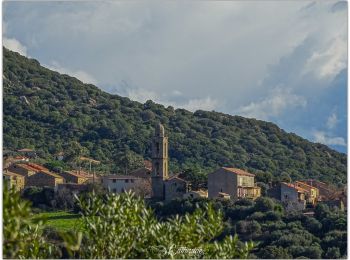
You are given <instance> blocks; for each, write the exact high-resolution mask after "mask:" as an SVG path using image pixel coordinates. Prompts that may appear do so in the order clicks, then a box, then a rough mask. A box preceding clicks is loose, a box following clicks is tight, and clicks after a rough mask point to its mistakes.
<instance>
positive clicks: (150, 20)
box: [3, 0, 348, 152]
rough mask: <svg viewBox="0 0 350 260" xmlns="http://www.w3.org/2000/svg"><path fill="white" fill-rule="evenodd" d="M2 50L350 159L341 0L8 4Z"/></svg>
mask: <svg viewBox="0 0 350 260" xmlns="http://www.w3.org/2000/svg"><path fill="white" fill-rule="evenodd" d="M3 45H4V46H5V47H7V48H9V49H11V50H14V51H17V52H19V53H21V54H22V55H25V56H27V57H31V58H35V59H37V60H38V61H39V62H40V63H41V64H42V65H43V66H45V67H47V68H50V69H52V70H55V71H58V72H61V73H65V74H69V75H71V76H74V77H77V78H78V79H80V80H81V81H83V82H85V83H92V84H95V85H96V86H98V87H100V88H101V89H103V90H105V91H107V92H109V93H112V94H119V95H122V96H127V97H129V98H131V99H132V100H137V101H140V102H145V101H147V100H149V99H151V100H153V101H155V102H157V103H161V104H164V105H165V106H168V105H171V106H174V107H176V108H185V109H188V110H190V111H196V110H198V109H202V110H210V111H211V110H215V111H219V112H223V113H227V114H231V115H241V116H245V117H249V118H257V119H260V120H265V121H270V122H273V123H276V124H277V125H278V126H279V127H281V128H283V129H284V130H286V131H287V132H294V133H296V134H298V135H300V136H302V137H304V138H306V139H308V140H310V141H313V142H319V143H323V144H326V145H328V146H330V147H331V148H333V149H336V150H338V151H341V152H346V144H347V55H348V54H347V3H346V2H343V1H341V2H339V1H325V0H324V1H181V0H180V1H156V0H152V1H85V2H83V1H75V2H69V1H61V2H52V1H51V2H45V1H37V2H18V1H13V2H12V1H7V2H4V4H3Z"/></svg>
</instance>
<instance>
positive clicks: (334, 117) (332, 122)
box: [327, 112, 339, 129]
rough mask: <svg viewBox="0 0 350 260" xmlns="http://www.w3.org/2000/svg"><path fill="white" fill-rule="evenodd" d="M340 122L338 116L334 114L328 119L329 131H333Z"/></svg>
mask: <svg viewBox="0 0 350 260" xmlns="http://www.w3.org/2000/svg"><path fill="white" fill-rule="evenodd" d="M338 122H339V120H338V117H337V114H336V113H335V112H333V113H332V114H331V115H330V116H329V117H328V118H327V127H328V129H333V128H334V127H335V126H336V125H337V124H338Z"/></svg>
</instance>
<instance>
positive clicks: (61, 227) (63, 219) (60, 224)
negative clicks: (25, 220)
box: [33, 211, 80, 231]
mask: <svg viewBox="0 0 350 260" xmlns="http://www.w3.org/2000/svg"><path fill="white" fill-rule="evenodd" d="M33 218H34V219H37V218H41V219H44V220H45V227H53V228H55V229H56V230H57V231H68V230H74V229H75V230H77V229H78V230H79V229H80V215H79V214H74V213H70V212H67V211H52V212H43V213H38V214H36V215H34V217H33Z"/></svg>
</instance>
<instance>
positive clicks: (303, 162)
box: [3, 49, 346, 184]
mask: <svg viewBox="0 0 350 260" xmlns="http://www.w3.org/2000/svg"><path fill="white" fill-rule="evenodd" d="M3 68H4V73H3V90H4V92H3V98H4V109H3V111H4V124H3V128H4V129H3V132H4V139H3V142H4V147H5V148H8V149H20V148H34V149H36V150H37V151H39V153H40V155H41V156H42V157H46V158H53V155H54V154H55V153H57V152H59V151H69V149H71V148H72V147H74V146H77V145H78V146H81V147H83V149H82V151H83V153H84V154H85V155H87V156H91V157H92V158H95V159H97V160H101V161H102V163H103V164H102V165H105V166H106V169H110V170H113V171H115V172H117V171H118V170H119V171H121V169H122V168H123V167H124V166H123V165H122V164H123V160H121V158H124V159H125V158H126V157H128V158H129V159H128V162H129V161H130V165H128V167H129V168H132V167H133V165H132V163H131V162H132V161H133V159H135V158H136V159H135V160H137V159H140V158H141V157H144V158H149V157H150V138H151V136H152V135H153V131H154V125H155V123H156V122H159V121H160V122H161V123H163V124H164V126H165V128H166V131H167V133H168V136H169V143H170V144H169V148H170V150H169V156H170V160H171V162H170V171H171V172H177V171H180V170H183V169H188V168H197V169H202V170H203V171H204V172H209V171H210V170H212V169H214V168H217V167H219V166H230V165H232V166H234V167H237V168H243V169H247V170H249V171H251V172H254V173H258V172H261V171H262V172H269V173H271V174H272V175H273V176H275V177H279V176H286V175H289V176H290V177H292V178H293V179H296V178H298V179H304V178H310V177H312V178H317V179H319V180H322V181H327V182H332V183H334V184H341V183H346V155H345V154H341V153H338V152H336V151H334V150H332V149H330V148H328V147H327V146H325V145H321V144H315V143H311V142H309V141H307V140H305V139H303V138H301V137H299V136H297V135H295V134H292V133H286V132H285V131H283V130H282V129H280V128H279V127H278V126H276V125H274V124H272V123H268V122H264V121H259V120H255V119H247V118H243V117H240V116H231V115H226V114H223V113H218V112H207V111H196V112H195V113H191V112H189V111H186V110H184V109H174V108H173V107H164V106H162V105H160V104H155V103H154V102H152V101H147V102H146V103H145V104H141V103H139V102H135V101H131V100H130V99H128V98H124V97H120V96H118V95H111V94H108V93H106V92H103V91H102V90H100V89H99V88H97V87H95V86H93V85H90V84H83V83H82V82H80V81H79V80H77V79H75V78H72V77H70V76H67V75H61V74H59V73H57V72H54V71H51V70H48V69H46V68H44V67H41V66H40V64H39V62H37V61H36V60H33V59H27V58H25V57H23V56H20V55H19V54H17V53H14V52H11V51H8V50H6V49H4V61H3ZM122 155H128V156H124V157H123V156H122ZM130 158H131V159H130Z"/></svg>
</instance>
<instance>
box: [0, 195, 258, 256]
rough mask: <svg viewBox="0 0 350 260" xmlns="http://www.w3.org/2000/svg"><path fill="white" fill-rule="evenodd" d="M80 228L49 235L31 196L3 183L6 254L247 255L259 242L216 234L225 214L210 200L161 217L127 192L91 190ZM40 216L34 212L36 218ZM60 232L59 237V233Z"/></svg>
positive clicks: (82, 203)
mask: <svg viewBox="0 0 350 260" xmlns="http://www.w3.org/2000/svg"><path fill="white" fill-rule="evenodd" d="M79 205H80V208H81V214H82V216H81V218H80V219H79V230H81V231H74V230H71V231H67V232H60V233H59V234H58V235H59V237H57V234H56V235H55V234H53V233H52V230H50V232H51V233H50V236H49V237H50V238H49V237H48V236H46V235H44V233H43V230H44V225H43V223H42V222H37V223H33V218H32V212H31V208H30V205H29V203H28V202H25V201H22V200H21V199H20V197H19V194H18V193H16V192H15V191H13V190H9V189H8V188H5V189H4V210H3V211H4V219H3V224H4V232H3V235H4V244H3V252H4V257H5V258H60V257H64V258H68V257H70V258H88V259H90V258H94V259H96V258H99V259H110V258H202V257H205V258H247V257H248V256H249V253H250V251H251V250H252V249H253V247H254V245H253V243H251V242H246V243H242V242H240V241H239V240H238V238H237V236H226V237H225V238H223V239H220V241H219V240H217V238H218V236H219V235H221V234H222V231H223V229H224V224H223V219H222V214H221V213H220V211H219V212H217V211H215V210H214V209H213V208H212V207H211V206H210V204H208V205H206V206H205V208H203V209H197V210H195V211H194V212H193V213H192V214H186V215H184V216H182V217H179V216H178V217H175V218H170V219H168V220H167V221H163V222H160V221H159V220H157V219H156V218H155V216H154V214H153V211H152V210H150V209H149V208H148V207H146V206H145V204H144V202H143V200H141V199H140V198H137V197H135V195H133V194H130V193H127V194H122V195H120V196H119V195H114V194H107V195H105V196H97V195H95V194H90V195H89V196H87V197H85V198H84V199H80V200H79ZM34 219H35V218H34ZM55 236H56V237H55Z"/></svg>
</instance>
